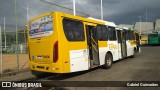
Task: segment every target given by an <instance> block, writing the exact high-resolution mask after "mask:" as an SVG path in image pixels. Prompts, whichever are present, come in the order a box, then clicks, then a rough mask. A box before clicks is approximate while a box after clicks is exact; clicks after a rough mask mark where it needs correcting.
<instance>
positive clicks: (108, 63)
mask: <svg viewBox="0 0 160 90" xmlns="http://www.w3.org/2000/svg"><path fill="white" fill-rule="evenodd" d="M112 63H113V57H112V55H111V54H109V53H107V54H106V56H105V65H104V68H105V69H109V68H111V67H112Z"/></svg>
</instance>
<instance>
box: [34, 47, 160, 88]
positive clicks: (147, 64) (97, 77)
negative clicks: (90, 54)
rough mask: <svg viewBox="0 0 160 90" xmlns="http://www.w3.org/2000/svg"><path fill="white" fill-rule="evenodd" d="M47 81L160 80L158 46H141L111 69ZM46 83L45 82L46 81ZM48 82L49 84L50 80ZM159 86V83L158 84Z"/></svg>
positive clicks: (90, 71) (74, 74) (79, 73)
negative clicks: (138, 51)
mask: <svg viewBox="0 0 160 90" xmlns="http://www.w3.org/2000/svg"><path fill="white" fill-rule="evenodd" d="M47 80H48V81H55V80H60V81H160V46H145V47H141V53H140V54H137V55H136V56H135V58H131V57H130V58H126V59H123V60H120V61H117V62H114V64H113V65H112V67H111V69H101V68H100V67H98V68H95V69H92V70H88V71H83V72H77V73H71V74H64V75H61V76H59V77H50V78H48V79H47ZM46 84H47V83H46ZM48 84H51V82H50V83H49V82H48ZM159 86H160V85H159ZM55 89H60V90H64V89H69V90H84V89H85V90H124V89H125V90H128V89H129V90H141V89H143V90H160V88H155V87H129V88H128V87H83V86H82V87H64V88H54V87H52V88H34V89H32V90H55Z"/></svg>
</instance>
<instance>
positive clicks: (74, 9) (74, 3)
mask: <svg viewBox="0 0 160 90" xmlns="http://www.w3.org/2000/svg"><path fill="white" fill-rule="evenodd" d="M73 15H74V16H76V1H75V0H73Z"/></svg>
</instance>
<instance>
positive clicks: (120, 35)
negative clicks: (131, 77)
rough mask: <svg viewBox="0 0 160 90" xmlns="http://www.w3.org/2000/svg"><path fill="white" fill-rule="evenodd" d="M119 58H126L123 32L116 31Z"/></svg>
mask: <svg viewBox="0 0 160 90" xmlns="http://www.w3.org/2000/svg"><path fill="white" fill-rule="evenodd" d="M117 37H118V51H119V53H120V54H119V58H125V57H127V46H126V37H125V31H121V30H117Z"/></svg>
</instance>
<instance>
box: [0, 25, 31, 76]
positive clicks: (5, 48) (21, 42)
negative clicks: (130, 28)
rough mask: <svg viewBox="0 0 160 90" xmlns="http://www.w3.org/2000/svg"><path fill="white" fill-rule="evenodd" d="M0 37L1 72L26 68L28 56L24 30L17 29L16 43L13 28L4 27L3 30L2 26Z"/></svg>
mask: <svg viewBox="0 0 160 90" xmlns="http://www.w3.org/2000/svg"><path fill="white" fill-rule="evenodd" d="M1 37H2V66H1V68H2V73H9V72H15V71H18V70H22V69H26V68H28V61H29V57H28V45H27V33H26V30H25V29H19V30H18V44H16V32H15V30H14V29H5V31H4V29H3V28H2V32H1ZM16 47H18V48H17V49H18V50H16ZM17 52H18V53H17ZM17 54H18V55H17ZM17 59H18V60H19V61H17Z"/></svg>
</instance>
